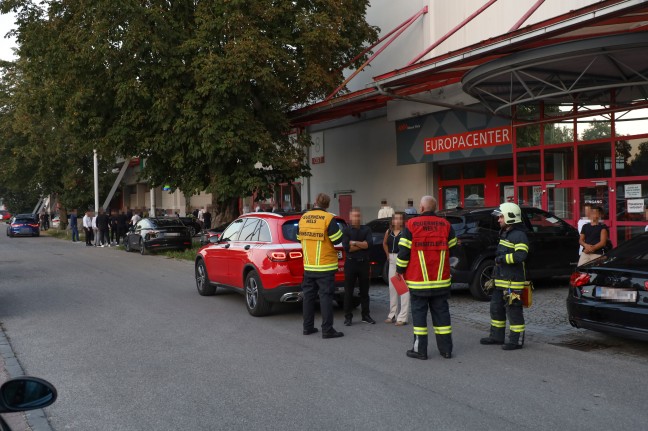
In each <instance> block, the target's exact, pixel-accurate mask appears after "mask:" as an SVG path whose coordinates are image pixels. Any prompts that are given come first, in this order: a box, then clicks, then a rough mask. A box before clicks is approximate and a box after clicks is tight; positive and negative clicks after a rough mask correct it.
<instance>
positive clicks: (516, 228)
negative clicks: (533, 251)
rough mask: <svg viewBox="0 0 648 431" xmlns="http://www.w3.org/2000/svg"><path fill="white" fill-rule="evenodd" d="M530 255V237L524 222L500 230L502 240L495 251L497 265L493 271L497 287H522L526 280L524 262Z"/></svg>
mask: <svg viewBox="0 0 648 431" xmlns="http://www.w3.org/2000/svg"><path fill="white" fill-rule="evenodd" d="M528 255H529V239H528V238H527V235H526V228H525V227H524V225H523V224H522V223H516V224H514V225H512V226H511V228H510V229H508V230H502V231H501V232H500V241H499V244H498V245H497V250H496V252H495V261H496V263H497V265H496V266H495V270H494V271H493V279H494V280H495V287H497V288H500V289H522V288H523V287H524V281H525V280H526V274H525V268H524V262H525V261H526V258H527V256H528Z"/></svg>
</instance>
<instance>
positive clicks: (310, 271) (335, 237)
mask: <svg viewBox="0 0 648 431" xmlns="http://www.w3.org/2000/svg"><path fill="white" fill-rule="evenodd" d="M330 202H331V198H330V197H329V196H328V195H326V194H324V193H320V194H319V195H317V198H316V199H315V206H314V208H313V210H312V211H308V212H307V213H305V214H304V215H303V216H302V217H301V219H300V220H299V232H298V234H297V239H298V240H299V241H300V242H301V245H302V254H303V260H304V281H303V283H302V294H303V301H304V304H303V307H304V308H303V310H304V335H310V334H314V333H316V332H318V331H317V328H315V326H314V323H315V299H316V297H317V294H318V293H319V298H320V311H321V313H322V338H339V337H342V336H344V334H343V333H342V332H338V331H336V330H335V329H333V294H334V293H335V273H336V272H337V271H338V254H337V250H335V247H334V244H339V243H340V242H342V237H343V234H342V230H340V227H339V225H338V224H337V222H336V221H335V218H334V216H333V214H331V213H329V212H327V211H326V209H327V208H328V207H329V203H330Z"/></svg>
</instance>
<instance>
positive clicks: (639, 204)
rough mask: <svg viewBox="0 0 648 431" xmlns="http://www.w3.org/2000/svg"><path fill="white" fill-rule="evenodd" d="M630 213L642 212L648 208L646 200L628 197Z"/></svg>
mask: <svg viewBox="0 0 648 431" xmlns="http://www.w3.org/2000/svg"><path fill="white" fill-rule="evenodd" d="M626 202H627V205H628V214H630V213H633V214H641V213H643V212H644V210H645V209H646V205H645V201H644V200H643V199H628V200H627V201H626Z"/></svg>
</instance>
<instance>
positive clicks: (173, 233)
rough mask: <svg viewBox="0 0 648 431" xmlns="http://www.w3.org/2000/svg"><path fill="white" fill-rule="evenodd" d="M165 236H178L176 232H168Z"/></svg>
mask: <svg viewBox="0 0 648 431" xmlns="http://www.w3.org/2000/svg"><path fill="white" fill-rule="evenodd" d="M166 236H180V234H179V233H178V232H168V233H167V234H166Z"/></svg>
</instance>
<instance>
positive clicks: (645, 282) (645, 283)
mask: <svg viewBox="0 0 648 431" xmlns="http://www.w3.org/2000/svg"><path fill="white" fill-rule="evenodd" d="M644 290H648V280H646V281H644Z"/></svg>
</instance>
